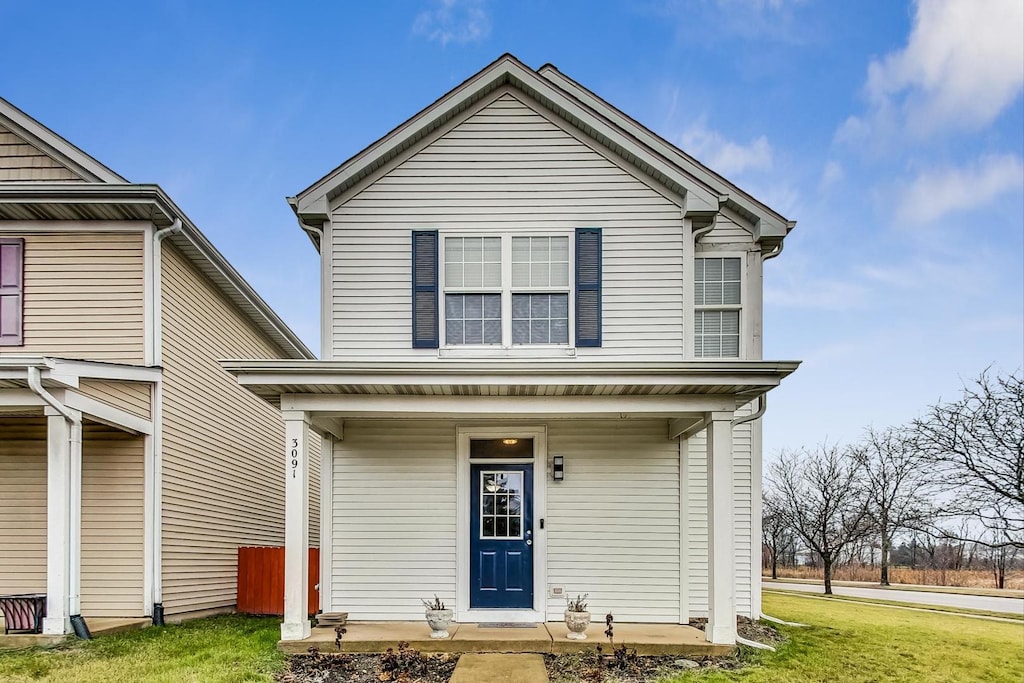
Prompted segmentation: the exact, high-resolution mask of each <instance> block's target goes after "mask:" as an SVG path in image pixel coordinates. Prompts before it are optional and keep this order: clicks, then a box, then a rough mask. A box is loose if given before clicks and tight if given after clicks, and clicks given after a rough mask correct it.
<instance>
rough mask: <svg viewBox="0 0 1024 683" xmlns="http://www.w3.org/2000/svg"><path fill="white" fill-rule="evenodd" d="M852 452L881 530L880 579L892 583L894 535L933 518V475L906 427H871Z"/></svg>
mask: <svg viewBox="0 0 1024 683" xmlns="http://www.w3.org/2000/svg"><path fill="white" fill-rule="evenodd" d="M851 454H852V455H853V457H854V459H855V461H856V462H857V464H858V466H859V467H860V468H861V472H862V474H863V476H864V479H865V484H866V494H867V499H868V510H869V512H870V514H871V517H872V519H873V520H874V523H875V527H876V528H877V530H878V536H879V541H880V546H881V547H880V549H879V550H880V552H879V565H880V569H881V576H880V577H879V583H880V584H881V585H883V586H888V585H889V554H890V552H891V551H892V539H893V536H894V535H895V534H896V533H898V532H899V531H902V530H905V529H910V528H917V527H918V526H920V524H921V522H922V521H923V520H926V519H930V512H929V510H928V508H929V505H928V503H927V498H926V494H927V493H928V490H929V484H930V477H929V476H928V471H927V468H926V467H925V461H924V458H923V457H922V455H921V453H920V451H919V450H918V449H917V446H916V444H915V443H914V439H913V435H912V433H911V432H909V431H907V430H906V429H901V428H896V427H889V428H887V429H882V430H875V429H868V430H867V432H866V433H865V435H864V439H863V441H862V442H861V443H859V444H857V445H856V446H854V447H852V449H851ZM872 558H873V556H872ZM872 566H873V565H872Z"/></svg>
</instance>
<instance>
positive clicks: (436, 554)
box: [325, 420, 456, 620]
mask: <svg viewBox="0 0 1024 683" xmlns="http://www.w3.org/2000/svg"><path fill="white" fill-rule="evenodd" d="M455 429H456V428H455V423H453V422H441V421H437V422H415V421H396V420H378V421H369V420H346V421H345V440H344V441H339V442H337V443H335V445H334V458H333V460H334V480H333V485H334V506H333V510H332V514H333V522H332V524H333V536H334V538H333V556H332V559H331V566H332V570H333V573H332V575H331V577H330V581H331V582H332V584H331V594H332V596H333V605H332V606H330V607H329V608H325V610H326V609H336V610H344V611H346V612H348V613H349V618H351V619H384V620H387V619H417V618H422V616H423V606H422V605H421V604H420V599H422V598H425V597H429V596H431V595H433V594H435V593H436V594H437V596H438V597H440V598H441V599H442V600H444V601H445V603H446V604H449V605H455V592H456V589H455V522H456V512H455V463H456V458H455Z"/></svg>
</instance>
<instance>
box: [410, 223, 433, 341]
mask: <svg viewBox="0 0 1024 683" xmlns="http://www.w3.org/2000/svg"><path fill="white" fill-rule="evenodd" d="M412 347H413V348H414V349H436V348H437V347H438V325H437V230H413V232H412Z"/></svg>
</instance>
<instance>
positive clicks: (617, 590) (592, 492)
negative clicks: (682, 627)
mask: <svg viewBox="0 0 1024 683" xmlns="http://www.w3.org/2000/svg"><path fill="white" fill-rule="evenodd" d="M548 451H549V453H550V454H551V455H563V456H565V480H564V481H562V482H557V483H556V482H550V481H549V483H548V524H547V534H548V583H549V584H550V585H552V586H561V587H563V588H564V589H565V592H566V594H567V595H571V596H575V595H577V594H583V593H589V594H590V609H591V612H592V613H594V614H595V615H598V618H597V620H598V621H600V616H601V615H603V614H605V613H606V612H612V613H613V614H614V615H615V619H616V620H617V621H622V622H643V621H646V622H658V623H678V621H679V586H680V581H679V451H678V445H677V442H675V441H670V440H669V439H668V438H666V436H665V421H664V420H619V421H616V422H607V421H602V422H593V421H571V422H570V421H560V422H552V423H550V424H549V426H548ZM564 610H565V603H564V601H562V600H556V599H550V600H549V601H548V614H547V618H548V620H549V621H560V620H561V619H562V612H563V611H564Z"/></svg>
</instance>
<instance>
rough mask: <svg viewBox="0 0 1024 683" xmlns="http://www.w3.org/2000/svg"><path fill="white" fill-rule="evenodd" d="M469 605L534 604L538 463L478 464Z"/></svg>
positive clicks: (521, 606) (525, 606)
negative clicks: (534, 514)
mask: <svg viewBox="0 0 1024 683" xmlns="http://www.w3.org/2000/svg"><path fill="white" fill-rule="evenodd" d="M470 470H471V473H470V476H471V477H472V484H471V489H472V496H471V498H470V500H471V505H472V507H471V509H470V511H469V533H470V543H469V552H470V564H471V565H472V566H471V569H470V598H469V603H470V604H469V606H470V607H473V608H489V609H510V608H511V609H532V608H533V465H532V464H530V465H502V464H498V463H495V464H490V463H488V464H486V465H473V466H472V467H471V468H470Z"/></svg>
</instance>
